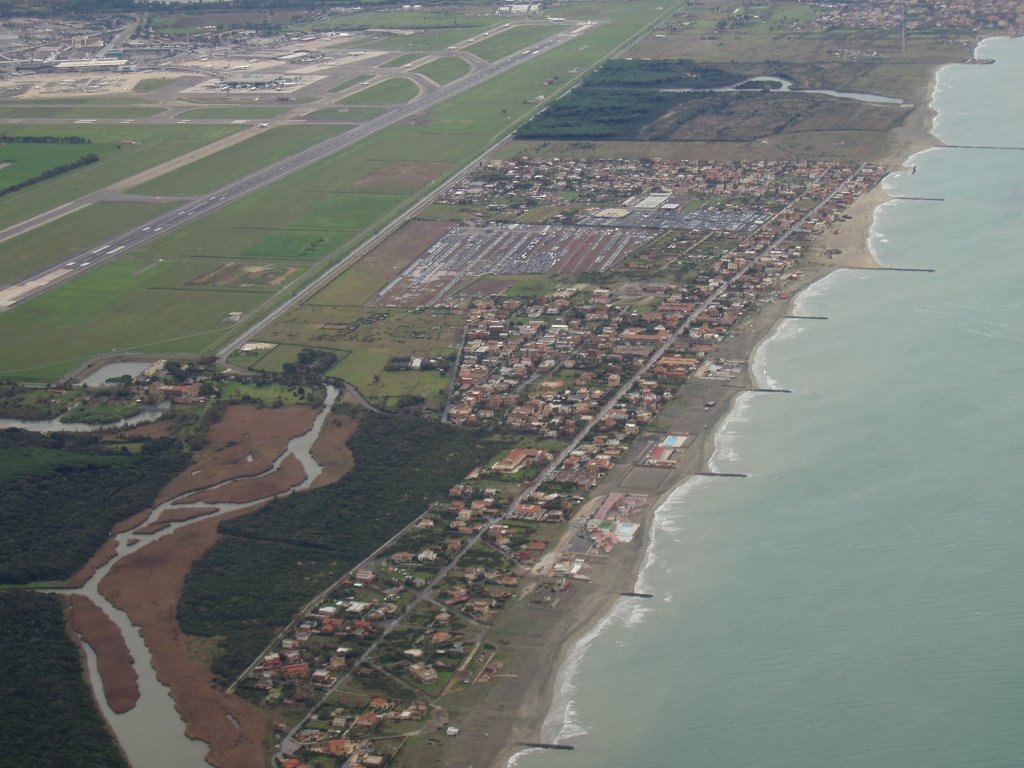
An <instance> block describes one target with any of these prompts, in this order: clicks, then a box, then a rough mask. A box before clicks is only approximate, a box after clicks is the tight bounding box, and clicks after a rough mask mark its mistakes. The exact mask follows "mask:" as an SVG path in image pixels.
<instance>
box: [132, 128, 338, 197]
mask: <svg viewBox="0 0 1024 768" xmlns="http://www.w3.org/2000/svg"><path fill="white" fill-rule="evenodd" d="M339 132H340V131H339V130H338V129H337V128H331V127H328V126H305V125H282V126H277V127H274V128H269V129H267V130H265V131H263V132H262V133H259V134H257V135H255V136H253V137H252V138H250V139H246V140H245V141H242V142H239V143H238V144H234V145H233V146H230V147H227V148H225V149H222V150H221V151H220V152H217V153H216V154H213V155H209V156H208V157H205V158H203V160H202V161H201V162H196V163H190V164H189V165H186V166H183V167H181V168H179V169H177V170H174V171H171V172H170V173H166V174H164V175H163V176H160V177H158V178H156V179H153V180H152V181H148V182H146V183H144V184H140V185H139V186H137V187H133V188H132V190H131V191H132V192H134V193H136V194H140V195H201V194H205V193H207V192H212V191H213V190H215V189H219V188H220V187H222V186H224V185H225V184H228V183H230V182H232V181H234V180H236V179H239V178H241V177H243V176H245V175H246V174H249V173H252V172H253V171H255V170H258V169H259V168H262V167H264V166H267V165H270V164H271V163H274V162H277V161H278V160H280V159H282V158H284V157H287V156H289V155H292V154H294V153H296V152H298V151H300V150H302V149H304V148H306V147H310V146H312V145H314V144H317V143H318V142H321V141H324V140H326V139H329V138H331V137H332V136H336V135H337V134H338V133H339Z"/></svg>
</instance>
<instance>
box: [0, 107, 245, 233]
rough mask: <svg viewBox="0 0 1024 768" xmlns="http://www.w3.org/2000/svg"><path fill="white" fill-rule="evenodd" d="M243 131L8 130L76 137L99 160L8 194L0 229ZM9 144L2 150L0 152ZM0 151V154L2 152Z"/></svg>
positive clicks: (0, 210)
mask: <svg viewBox="0 0 1024 768" xmlns="http://www.w3.org/2000/svg"><path fill="white" fill-rule="evenodd" d="M239 130H242V126H238V125H177V124H176V125H140V124H138V123H135V124H130V125H52V124H51V125H34V124H30V123H18V124H16V125H7V126H5V127H4V131H5V133H6V134H7V135H9V136H81V137H82V138H85V139H88V140H89V141H90V142H91V143H90V144H87V145H84V146H85V147H87V150H86V151H87V152H92V153H94V154H96V155H98V156H99V158H100V159H99V162H96V163H92V164H91V165H87V166H85V167H82V168H79V169H77V170H75V171H72V172H70V173H66V174H63V175H61V176H58V177H56V178H53V179H49V180H47V181H45V182H42V183H40V184H34V185H32V186H31V187H27V188H26V189H23V190H21V191H20V192H16V193H13V194H10V195H5V196H4V198H3V205H2V206H0V228H3V227H8V226H11V225H12V224H16V223H17V222H19V221H23V220H24V219H27V218H30V217H31V216H35V215H36V214H39V213H42V212H44V211H48V210H50V209H51V208H55V207H56V206H59V205H62V204H63V203H66V202H69V201H71V200H74V199H76V198H78V197H81V196H82V195H86V194H88V193H90V192H95V191H96V190H98V189H102V188H103V187H106V186H108V185H110V184H114V183H116V182H118V181H121V180H122V179H126V178H128V177H130V176H132V175H134V174H136V173H139V172H141V171H144V170H147V169H149V168H152V167H154V166H156V165H159V164H161V163H164V162H166V161H168V160H172V159H173V158H175V157H179V156H181V155H183V154H186V153H188V152H191V151H192V150H195V149H198V148H200V147H204V146H206V145H208V144H211V143H213V142H215V141H218V140H220V139H223V138H225V137H227V136H230V135H231V134H233V133H237V132H238V131H239ZM10 146H14V145H10V144H8V145H4V147H3V148H6V147H10ZM56 146H59V145H56ZM3 148H0V149H3Z"/></svg>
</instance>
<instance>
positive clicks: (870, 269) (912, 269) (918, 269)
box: [844, 267, 935, 272]
mask: <svg viewBox="0 0 1024 768" xmlns="http://www.w3.org/2000/svg"><path fill="white" fill-rule="evenodd" d="M844 269H863V270H865V271H867V272H934V271H935V270H934V269H930V268H925V267H844Z"/></svg>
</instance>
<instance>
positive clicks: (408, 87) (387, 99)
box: [338, 77, 420, 105]
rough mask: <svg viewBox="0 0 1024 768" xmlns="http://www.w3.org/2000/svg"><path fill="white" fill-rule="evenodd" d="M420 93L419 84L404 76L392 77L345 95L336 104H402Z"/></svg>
mask: <svg viewBox="0 0 1024 768" xmlns="http://www.w3.org/2000/svg"><path fill="white" fill-rule="evenodd" d="M419 93H420V88H419V86H418V85H417V84H416V83H414V82H413V81H412V80H409V79H408V78H405V77H393V78H391V79H390V80H385V81H384V82H382V83H377V84H376V85H371V86H370V87H369V88H367V89H366V90H363V91H358V92H357V93H353V94H352V95H351V96H347V97H345V98H344V99H342V100H341V101H339V102H338V104H364V105H374V104H402V103H405V102H406V101H411V100H412V99H415V98H416V97H417V96H418V95H419Z"/></svg>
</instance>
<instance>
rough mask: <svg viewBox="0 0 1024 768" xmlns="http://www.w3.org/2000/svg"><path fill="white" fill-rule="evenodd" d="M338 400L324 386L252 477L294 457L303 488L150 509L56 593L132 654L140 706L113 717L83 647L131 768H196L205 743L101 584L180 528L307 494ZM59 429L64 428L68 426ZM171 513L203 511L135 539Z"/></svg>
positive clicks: (91, 658) (104, 709) (102, 703)
mask: <svg viewBox="0 0 1024 768" xmlns="http://www.w3.org/2000/svg"><path fill="white" fill-rule="evenodd" d="M338 394H339V392H338V390H337V389H336V388H334V387H332V386H328V387H327V396H326V398H325V400H324V404H323V407H322V409H321V410H320V412H319V413H318V414H317V416H316V419H315V420H314V421H313V426H312V427H311V428H310V430H309V431H308V432H306V433H305V434H302V435H299V436H298V437H295V438H292V440H290V441H289V443H288V446H287V447H286V449H285V450H284V452H283V453H281V455H280V456H278V457H277V459H276V460H275V461H274V463H273V466H272V467H271V468H270V469H268V470H267V471H266V472H263V473H261V474H260V475H256V477H262V476H264V475H268V474H270V473H272V472H275V471H277V469H278V468H280V466H281V464H283V463H284V461H285V460H286V459H287V458H288V457H289V456H294V457H295V458H296V459H297V460H298V461H299V463H300V464H301V465H302V468H303V469H304V470H305V473H306V478H305V480H303V481H302V482H301V483H299V484H298V485H296V486H293V487H292V488H290V489H288V490H287V491H284V492H282V493H279V494H276V495H272V496H266V497H264V498H261V499H256V500H254V501H247V502H244V503H230V502H225V503H216V504H211V503H205V502H200V503H197V502H185V501H184V499H185V498H187V497H189V496H192V495H193V494H195V493H196V491H195V490H190V491H188V492H186V493H183V494H181V495H179V496H176V497H175V498H173V499H170V500H169V501H166V502H164V503H162V504H160V505H158V506H156V507H154V508H153V510H152V511H151V512H150V514H149V515H148V516H147V517H146V520H145V521H143V522H142V523H141V524H140V525H138V526H135V528H133V529H132V530H129V531H125V532H124V533H120V534H117V536H116V541H117V552H116V554H115V555H114V557H112V558H111V559H110V560H108V561H107V562H106V563H105V564H104V565H103V566H102V567H100V568H99V569H97V571H96V573H94V574H93V576H92V577H91V578H90V579H89V581H87V582H86V583H85V584H84V585H83V586H82V587H80V588H78V589H72V590H59V591H57V592H58V593H64V594H82V595H85V596H87V597H88V598H89V599H91V600H92V601H93V602H94V603H96V605H98V606H99V607H100V609H101V610H102V611H103V612H104V613H106V614H107V615H108V616H109V617H110V618H111V619H112V620H113V622H114V623H115V624H116V625H117V627H118V628H119V629H120V630H121V633H122V635H123V636H124V639H125V641H126V643H127V645H128V650H129V651H131V654H132V658H133V659H134V667H135V671H136V673H137V674H138V676H139V693H140V695H139V700H138V703H137V704H136V705H135V706H134V707H133V708H132V709H130V710H128V711H127V712H124V713H122V714H117V713H115V712H113V711H112V710H111V709H110V707H109V706H108V705H107V700H106V697H105V695H104V694H103V684H102V681H101V679H100V676H99V671H98V664H97V659H96V655H95V653H94V652H93V650H92V648H90V647H89V646H88V644H85V643H83V645H84V647H85V649H86V650H85V653H86V661H87V664H86V666H87V670H88V676H89V683H90V685H91V686H92V689H93V692H94V694H95V697H96V700H97V701H98V702H99V706H100V711H101V712H102V713H103V716H104V717H105V718H106V720H107V722H108V723H109V724H110V727H111V728H112V729H113V731H114V734H115V735H116V736H117V740H118V741H119V742H120V744H121V747H122V749H123V750H124V752H125V754H126V755H127V756H128V761H129V762H130V763H131V765H132V768H199V767H200V766H204V765H206V764H207V763H206V759H205V758H206V755H207V752H208V749H207V745H206V744H205V743H204V742H202V741H196V740H192V739H190V738H188V737H187V736H186V735H185V723H184V722H183V721H182V719H181V717H180V716H179V714H178V712H177V710H176V709H175V705H174V700H173V699H172V698H171V695H170V690H169V689H168V688H167V687H166V686H165V685H164V684H163V683H161V682H160V681H159V680H158V679H157V676H156V673H155V671H154V669H153V663H152V658H151V656H150V653H149V649H148V647H147V646H146V643H145V640H144V639H143V637H142V634H141V633H140V632H139V629H138V628H137V627H135V626H134V625H133V624H132V622H131V620H130V619H129V617H128V615H127V614H126V613H125V612H124V611H121V610H120V609H118V608H116V607H115V606H114V605H112V604H111V603H110V601H108V600H107V599H106V597H104V595H103V594H102V593H101V592H100V583H101V582H102V581H103V579H104V577H106V575H107V574H108V573H109V572H110V570H111V569H112V568H113V567H114V566H115V565H116V564H117V563H118V562H120V561H121V560H122V559H124V558H125V557H128V556H129V555H132V554H134V553H136V552H138V551H139V550H140V549H142V548H143V547H145V546H146V545H147V544H150V543H152V542H154V541H159V540H160V539H162V538H164V537H165V536H170V535H171V534H173V533H174V532H175V531H177V530H178V529H180V528H183V527H185V526H188V525H192V524H193V523H196V522H199V521H200V520H209V519H211V518H215V517H218V516H220V515H224V514H227V513H228V512H234V511H236V510H239V509H245V508H250V507H255V506H257V505H259V504H263V503H265V502H267V501H270V500H271V499H273V498H280V497H282V496H288V495H290V494H291V493H294V492H295V491H298V490H304V489H306V488H309V486H310V485H312V483H313V481H314V480H316V478H317V477H319V475H320V473H321V471H322V468H321V466H320V465H319V464H318V463H317V462H316V460H315V459H314V458H313V455H312V448H313V444H314V443H315V441H316V439H317V437H319V435H320V432H321V430H322V429H323V425H324V422H325V421H326V420H327V416H328V415H329V414H330V411H331V406H333V405H334V402H335V400H337V398H338ZM63 426H65V427H66V426H68V425H63ZM251 477H253V476H249V478H251ZM249 478H246V479H249ZM235 481H236V480H226V481H224V482H221V483H217V484H216V485H211V486H209V488H207V489H203V490H209V489H213V488H220V487H223V486H225V485H228V484H230V483H232V482H235ZM175 507H177V508H183V507H188V508H189V509H200V510H207V511H205V512H204V513H201V514H199V515H197V516H195V517H192V518H190V519H188V520H182V521H178V522H173V523H170V524H168V525H167V526H166V527H164V528H162V529H160V530H158V531H155V532H152V533H148V534H140V533H138V531H139V529H143V528H145V526H148V525H151V524H153V523H155V522H156V521H157V520H158V519H159V518H160V516H161V514H162V513H163V512H164V511H165V510H168V509H173V508H175Z"/></svg>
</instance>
